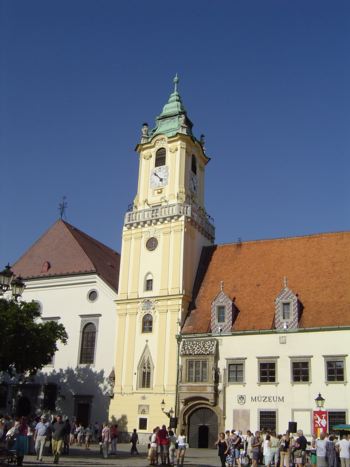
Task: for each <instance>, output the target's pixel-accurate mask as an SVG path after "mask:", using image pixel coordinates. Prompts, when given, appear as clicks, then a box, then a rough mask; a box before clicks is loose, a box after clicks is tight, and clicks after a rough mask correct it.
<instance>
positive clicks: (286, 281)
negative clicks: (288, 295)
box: [283, 276, 288, 288]
mask: <svg viewBox="0 0 350 467" xmlns="http://www.w3.org/2000/svg"><path fill="white" fill-rule="evenodd" d="M283 284H284V287H285V288H287V287H288V277H287V276H284V278H283Z"/></svg>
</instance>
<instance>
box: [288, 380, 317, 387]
mask: <svg viewBox="0 0 350 467" xmlns="http://www.w3.org/2000/svg"><path fill="white" fill-rule="evenodd" d="M311 383H312V381H291V383H290V384H291V386H299V385H302V384H307V385H308V386H311Z"/></svg>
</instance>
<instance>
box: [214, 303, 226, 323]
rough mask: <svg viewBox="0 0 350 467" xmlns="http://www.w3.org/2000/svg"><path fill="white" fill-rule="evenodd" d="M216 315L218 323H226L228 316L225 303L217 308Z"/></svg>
mask: <svg viewBox="0 0 350 467" xmlns="http://www.w3.org/2000/svg"><path fill="white" fill-rule="evenodd" d="M216 315H217V316H216V317H217V322H218V323H224V322H225V318H226V316H225V315H226V308H225V307H224V306H223V305H220V306H218V307H217V308H216Z"/></svg>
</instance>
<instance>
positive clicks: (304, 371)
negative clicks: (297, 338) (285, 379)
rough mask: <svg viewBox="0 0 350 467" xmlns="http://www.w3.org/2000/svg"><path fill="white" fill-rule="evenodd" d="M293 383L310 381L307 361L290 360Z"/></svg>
mask: <svg viewBox="0 0 350 467" xmlns="http://www.w3.org/2000/svg"><path fill="white" fill-rule="evenodd" d="M292 381H293V383H308V382H309V381H310V371H309V361H308V360H305V361H295V362H292Z"/></svg>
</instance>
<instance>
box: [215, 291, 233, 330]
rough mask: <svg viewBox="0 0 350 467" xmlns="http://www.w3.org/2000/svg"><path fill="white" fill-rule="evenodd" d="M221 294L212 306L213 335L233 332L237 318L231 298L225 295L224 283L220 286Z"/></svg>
mask: <svg viewBox="0 0 350 467" xmlns="http://www.w3.org/2000/svg"><path fill="white" fill-rule="evenodd" d="M220 289H221V290H220V292H219V293H218V294H217V295H216V297H215V298H214V300H213V301H212V304H211V326H210V327H211V332H212V334H224V333H228V332H231V329H232V323H233V321H234V318H235V317H236V308H235V307H234V304H233V301H232V300H231V298H230V297H229V296H228V295H227V294H225V292H224V290H223V289H224V287H223V282H221V284H220Z"/></svg>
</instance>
